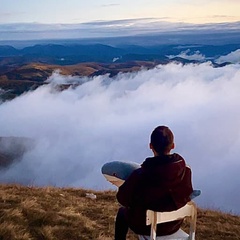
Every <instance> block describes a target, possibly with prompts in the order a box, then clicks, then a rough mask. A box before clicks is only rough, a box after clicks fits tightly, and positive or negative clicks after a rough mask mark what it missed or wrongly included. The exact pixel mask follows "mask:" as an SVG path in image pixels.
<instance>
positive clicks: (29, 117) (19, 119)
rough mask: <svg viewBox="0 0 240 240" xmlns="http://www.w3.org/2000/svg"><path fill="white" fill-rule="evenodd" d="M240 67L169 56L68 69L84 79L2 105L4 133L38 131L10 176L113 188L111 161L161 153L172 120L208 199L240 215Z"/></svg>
mask: <svg viewBox="0 0 240 240" xmlns="http://www.w3.org/2000/svg"><path fill="white" fill-rule="evenodd" d="M239 78H240V65H239V64H236V65H228V66H225V67H222V68H214V67H212V66H211V65H210V64H209V63H203V64H199V65H192V64H191V65H184V66H182V65H180V64H168V65H159V66H157V67H156V68H154V69H151V70H144V69H143V70H142V71H140V72H137V73H125V74H119V75H117V76H116V77H115V78H114V79H111V78H109V77H108V76H107V75H105V76H98V77H94V78H89V79H88V78H84V79H83V78H76V77H74V78H73V77H67V78H66V82H67V83H70V82H73V83H76V81H79V82H80V83H81V85H79V86H78V87H75V88H69V89H68V90H65V91H62V92H59V91H57V90H55V89H56V88H55V86H56V84H58V82H60V83H63V82H64V79H65V77H64V76H61V75H59V73H57V72H56V73H54V75H53V76H52V77H51V78H50V79H49V82H50V84H48V85H45V86H42V87H40V88H38V89H37V90H35V91H33V92H29V93H26V94H25V95H22V96H20V97H18V98H16V99H14V100H12V101H9V102H5V103H2V104H1V105H0V126H1V128H0V136H19V137H28V138H32V139H35V141H36V144H37V145H36V147H35V148H34V149H33V150H31V151H29V152H27V153H26V154H25V155H24V158H23V159H22V161H21V162H19V163H18V164H15V165H13V166H12V167H11V168H9V169H8V170H5V171H1V175H0V181H1V182H19V183H22V184H31V185H54V186H72V187H86V188H94V189H98V190H102V189H108V188H111V185H110V184H109V183H108V182H107V181H105V179H104V177H103V176H102V175H101V172H100V169H101V166H102V165H103V164H104V163H106V162H109V161H113V160H125V161H135V162H138V163H141V162H142V161H143V160H144V159H145V158H146V157H148V156H151V155H152V153H151V151H150V150H149V149H148V143H149V135H150V133H151V131H152V130H153V128H154V127H156V126H157V125H168V126H169V127H170V128H171V129H172V130H173V132H174V134H175V141H176V149H175V151H176V152H178V153H180V154H181V155H182V156H184V158H185V159H186V161H187V163H188V164H189V165H190V166H191V167H192V171H193V184H194V187H195V188H197V189H201V190H202V196H200V197H199V198H198V199H196V201H197V203H198V204H199V205H200V206H203V207H214V208H220V209H222V210H226V211H230V210H232V211H233V212H237V213H240V207H239V198H240V192H239V191H238V188H239V184H238V183H239V167H240V163H239V155H240V149H239V145H240V125H239V122H240V101H239V89H240V82H239Z"/></svg>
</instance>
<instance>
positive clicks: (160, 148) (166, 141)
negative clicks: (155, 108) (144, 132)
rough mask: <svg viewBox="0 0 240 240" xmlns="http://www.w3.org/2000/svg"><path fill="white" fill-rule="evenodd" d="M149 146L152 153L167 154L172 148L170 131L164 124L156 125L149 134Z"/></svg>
mask: <svg viewBox="0 0 240 240" xmlns="http://www.w3.org/2000/svg"><path fill="white" fill-rule="evenodd" d="M150 148H151V149H152V151H153V153H154V155H162V154H169V152H170V151H171V149H173V148H174V136H173V133H172V131H171V130H170V129H169V128H168V127H166V126H158V127H156V128H155V129H154V130H153V132H152V134H151V139H150Z"/></svg>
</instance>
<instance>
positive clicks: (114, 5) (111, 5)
mask: <svg viewBox="0 0 240 240" xmlns="http://www.w3.org/2000/svg"><path fill="white" fill-rule="evenodd" d="M101 6H102V7H116V6H120V4H118V3H109V4H103V5H101Z"/></svg>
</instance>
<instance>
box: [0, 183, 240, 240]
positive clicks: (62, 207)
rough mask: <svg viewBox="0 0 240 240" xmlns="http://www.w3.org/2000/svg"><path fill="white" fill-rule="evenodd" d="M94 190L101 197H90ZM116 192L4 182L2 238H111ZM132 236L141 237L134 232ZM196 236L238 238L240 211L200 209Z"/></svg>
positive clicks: (0, 198)
mask: <svg viewBox="0 0 240 240" xmlns="http://www.w3.org/2000/svg"><path fill="white" fill-rule="evenodd" d="M86 193H94V194H96V196H97V199H90V198H87V197H86ZM115 194H116V192H114V191H104V192H96V191H92V190H85V189H73V188H53V187H46V188H36V187H23V186H19V185H0V239H1V240H16V239H18V240H20V239H21V240H30V239H46V240H47V239H49V240H50V239H51V240H55V239H56V240H63V239H71V240H75V239H80V240H90V239H96V240H110V239H113V233H114V219H115V215H116V212H117V209H118V206H119V205H118V203H117V201H116V198H115ZM128 239H129V240H134V239H135V240H137V239H138V238H137V236H136V235H135V234H134V233H132V232H130V233H129V234H128ZM196 239H197V240H210V239H211V240H220V239H224V240H228V239H229V240H235V239H240V217H239V216H233V215H230V214H225V213H221V212H216V211H210V210H203V209H198V220H197V234H196Z"/></svg>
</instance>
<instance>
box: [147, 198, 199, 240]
mask: <svg viewBox="0 0 240 240" xmlns="http://www.w3.org/2000/svg"><path fill="white" fill-rule="evenodd" d="M185 217H189V223H190V228H189V240H195V231H196V222H197V207H196V205H195V203H194V202H193V201H190V202H188V203H187V204H186V205H185V206H183V207H182V208H180V209H178V210H175V211H171V212H155V211H152V210H147V219H146V224H147V225H151V236H150V239H151V240H156V231H157V224H159V223H164V222H171V221H174V220H178V219H183V218H185Z"/></svg>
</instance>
